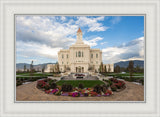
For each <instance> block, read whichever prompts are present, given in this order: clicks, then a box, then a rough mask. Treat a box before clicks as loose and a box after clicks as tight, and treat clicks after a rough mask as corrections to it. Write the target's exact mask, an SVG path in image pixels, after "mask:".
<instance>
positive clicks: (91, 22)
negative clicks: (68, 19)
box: [76, 16, 109, 32]
mask: <svg viewBox="0 0 160 117" xmlns="http://www.w3.org/2000/svg"><path fill="white" fill-rule="evenodd" d="M103 20H104V17H102V16H101V17H97V18H93V17H92V18H89V17H78V20H77V22H76V24H78V25H80V26H88V27H89V29H88V31H91V32H93V31H105V30H107V29H108V28H109V27H105V26H103V24H102V23H99V22H98V21H103Z"/></svg>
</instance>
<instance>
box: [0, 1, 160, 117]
mask: <svg viewBox="0 0 160 117" xmlns="http://www.w3.org/2000/svg"><path fill="white" fill-rule="evenodd" d="M0 3H1V4H0V5H1V14H0V16H1V18H0V23H1V27H0V29H1V30H0V31H1V33H0V35H1V40H0V42H1V43H0V44H1V46H0V48H1V49H0V50H1V51H0V52H1V58H0V59H1V60H0V62H1V67H0V71H1V79H0V80H1V81H0V85H1V86H0V88H1V91H0V93H1V95H0V115H1V116H40V115H41V114H43V115H44V116H53V115H54V116H62V115H63V116H68V115H70V116H86V115H89V116H99V114H100V115H101V116H131V115H130V114H133V116H160V111H159V110H160V102H159V97H160V96H159V89H160V84H159V79H158V78H160V74H159V70H160V69H159V63H160V51H159V50H160V47H159V46H160V41H159V32H160V29H159V28H160V26H159V25H160V23H159V20H160V17H159V14H160V9H159V8H160V1H159V0H153V1H152V0H135V1H132V0H130V1H128V0H124V1H123V2H122V0H113V1H108V0H107V1H104V0H101V1H94V0H93V1H90V0H87V1H77V0H76V1H72V0H70V1H62V0H61V1H50V0H48V1H39V0H35V1H34V0H33V1H32V0H28V1H27V0H26V1H20V0H17V1H10V0H8V1H7V0H6V1H5V0H2V1H0ZM50 3H51V4H54V5H75V4H80V5H84V6H85V5H97V6H98V5H106V4H112V5H117V4H121V5H124V4H133V5H140V4H141V5H142V7H145V5H146V6H147V5H148V6H149V7H148V8H151V7H152V8H153V9H154V11H155V14H156V17H155V24H156V25H155V26H154V28H155V29H154V31H155V32H150V33H153V34H154V36H155V38H153V41H156V43H155V51H154V52H153V53H154V55H156V56H154V57H155V59H154V60H155V61H154V63H153V64H154V70H155V71H156V72H155V77H156V79H155V80H156V81H155V82H154V84H153V85H154V88H155V89H157V91H156V92H154V94H156V97H155V98H154V99H155V100H156V102H157V103H156V104H155V108H153V110H152V111H151V112H150V113H148V112H147V111H145V110H144V112H142V113H139V112H138V110H137V112H126V113H125V114H123V113H120V112H119V113H114V112H113V111H111V110H109V111H110V113H105V112H103V111H104V110H103V111H101V110H99V112H98V111H96V112H93V113H91V111H84V110H83V109H82V110H83V112H77V113H75V112H71V111H70V112H69V111H65V110H64V108H63V111H65V112H63V114H60V113H58V111H57V112H55V114H53V113H52V114H51V113H50V114H49V112H50V111H53V110H49V111H48V113H47V111H46V113H41V112H39V113H34V111H32V112H31V111H30V112H29V111H28V110H26V112H24V111H22V110H24V109H20V110H19V111H18V112H16V111H14V108H13V107H14V104H13V105H10V102H9V101H8V99H9V98H10V97H8V96H7V97H6V93H5V85H7V84H6V81H7V80H8V77H6V76H7V74H6V73H5V71H6V68H8V63H6V61H7V62H8V60H10V59H8V58H6V56H12V54H13V53H12V51H10V48H9V47H8V46H6V45H7V44H6V43H5V42H8V40H7V41H6V40H5V39H6V38H7V35H6V33H7V32H6V30H5V29H6V28H7V26H8V25H9V24H6V23H5V22H6V21H5V20H7V19H4V18H5V17H6V16H7V15H9V14H10V13H11V14H16V13H15V12H16V10H15V11H14V9H12V8H13V6H14V5H20V4H22V5H28V6H29V5H31V4H36V5H42V6H43V5H44V4H50ZM146 9H147V8H146ZM12 10H13V11H12ZM19 10H20V9H19ZM5 11H7V13H6V12H5ZM93 11H94V10H93ZM34 12H38V11H34ZM61 12H62V11H61ZM73 12H76V11H73ZM144 12H145V11H144ZM77 13H80V12H77ZM57 14H58V13H57ZM74 14H75V13H74ZM106 14H107V13H106ZM111 14H113V13H111ZM122 14H123V13H122ZM11 27H12V26H11ZM11 34H12V33H11ZM152 37H153V36H152ZM147 38H149V37H147ZM12 41H13V40H12ZM12 41H11V42H12ZM6 47H8V48H6ZM147 49H148V48H147ZM150 52H151V51H150ZM6 59H7V60H6ZM147 59H148V58H147ZM150 59H152V58H151V57H150ZM148 60H149V59H148ZM11 62H13V61H11ZM148 62H150V61H148ZM11 71H12V70H11ZM147 75H148V74H147ZM153 85H152V86H153ZM4 97H5V98H4ZM5 99H7V101H6V100H5ZM152 100H153V99H151V100H148V101H149V102H150V101H152ZM8 104H9V105H10V108H9V107H7V106H8ZM27 105H28V104H27ZM27 105H26V107H27ZM65 105H66V104H64V106H65ZM89 105H90V104H89ZM89 105H88V104H86V106H89ZM97 105H98V104H97ZM108 105H109V104H108ZM128 105H129V104H128ZM56 106H58V105H57V104H56ZM71 106H73V105H71ZM75 107H76V105H75ZM89 107H90V106H89ZM15 109H16V107H15ZM11 110H12V111H11ZM38 110H39V109H38ZM39 111H41V110H39ZM147 113H148V115H147ZM67 114H68V115H67Z"/></svg>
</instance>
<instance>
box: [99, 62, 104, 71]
mask: <svg viewBox="0 0 160 117" xmlns="http://www.w3.org/2000/svg"><path fill="white" fill-rule="evenodd" d="M99 72H103V62H101V64H100V67H99Z"/></svg>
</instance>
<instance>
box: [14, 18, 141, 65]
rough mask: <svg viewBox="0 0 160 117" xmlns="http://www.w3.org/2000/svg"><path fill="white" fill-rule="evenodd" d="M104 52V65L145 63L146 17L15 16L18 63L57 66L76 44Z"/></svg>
mask: <svg viewBox="0 0 160 117" xmlns="http://www.w3.org/2000/svg"><path fill="white" fill-rule="evenodd" d="M79 27H80V28H81V30H82V32H83V41H84V43H86V44H88V45H90V46H91V48H100V49H101V50H102V55H103V56H102V59H103V62H104V63H116V62H119V61H127V60H144V17H143V16H38V15H35V16H22V15H18V16H16V63H31V61H32V60H33V61H34V64H42V63H55V62H56V61H57V52H58V51H59V50H60V49H68V48H69V46H70V45H72V44H74V43H75V41H76V32H77V30H78V28H79Z"/></svg>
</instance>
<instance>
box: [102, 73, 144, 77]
mask: <svg viewBox="0 0 160 117" xmlns="http://www.w3.org/2000/svg"><path fill="white" fill-rule="evenodd" d="M105 75H107V76H117V77H129V76H130V74H129V73H124V74H122V73H107V74H105ZM133 77H144V73H133Z"/></svg>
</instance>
